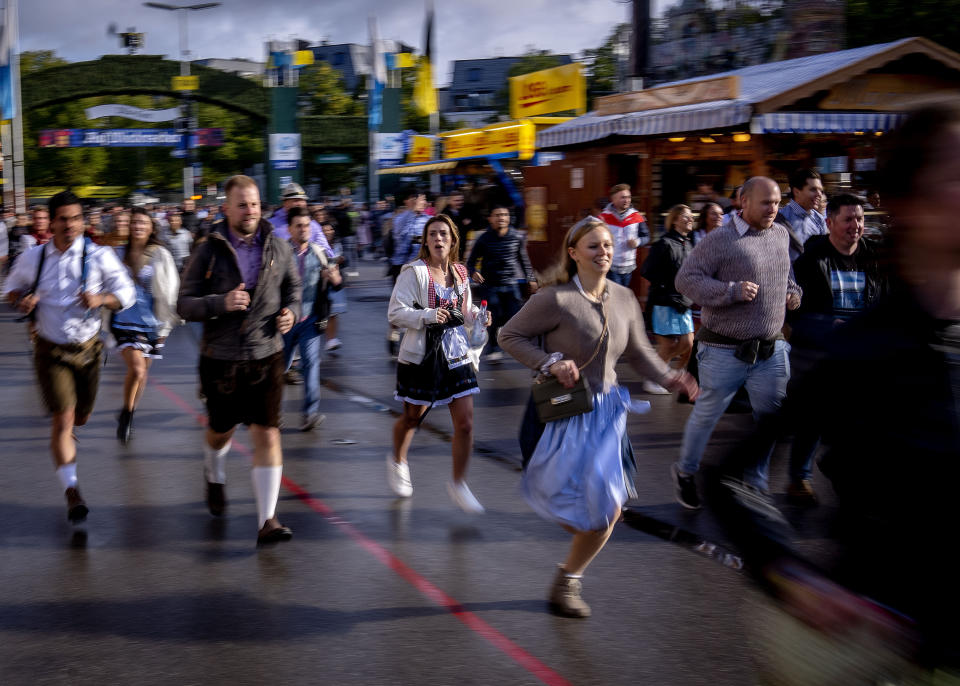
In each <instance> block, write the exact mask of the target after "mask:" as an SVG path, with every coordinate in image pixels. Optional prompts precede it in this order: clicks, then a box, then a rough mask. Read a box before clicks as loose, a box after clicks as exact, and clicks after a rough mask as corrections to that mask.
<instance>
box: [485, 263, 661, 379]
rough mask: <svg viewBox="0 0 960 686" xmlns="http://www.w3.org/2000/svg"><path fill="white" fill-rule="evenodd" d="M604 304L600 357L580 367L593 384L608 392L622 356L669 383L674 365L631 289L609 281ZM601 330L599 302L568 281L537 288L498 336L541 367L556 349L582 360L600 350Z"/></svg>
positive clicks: (517, 355)
mask: <svg viewBox="0 0 960 686" xmlns="http://www.w3.org/2000/svg"><path fill="white" fill-rule="evenodd" d="M604 309H605V311H606V314H607V327H608V331H609V335H608V336H607V337H606V338H605V339H604V341H603V346H602V347H601V348H600V352H599V354H598V355H597V358H596V359H595V360H594V361H593V362H591V363H590V364H589V365H588V366H587V367H586V368H584V369H583V370H582V371H583V375H584V376H585V377H586V378H587V381H588V382H589V383H590V388H591V389H592V390H593V391H594V392H597V391H600V390H601V389H602V390H603V391H604V392H607V391H609V390H610V387H611V386H614V385H615V384H616V383H617V372H616V370H615V367H616V364H617V361H618V360H619V359H620V358H621V357H624V358H626V360H627V361H628V362H629V363H630V365H631V366H632V367H633V368H634V369H636V370H637V371H638V372H639V373H640V374H643V375H644V376H645V377H646V378H648V379H653V380H654V381H656V382H658V383H661V384H667V383H668V379H669V378H670V369H669V367H667V365H666V363H664V362H663V360H661V359H660V357H659V356H658V355H657V352H656V351H655V350H654V349H653V347H652V346H651V345H650V341H649V340H647V335H646V333H644V330H643V313H642V312H641V311H640V305H639V304H638V303H637V298H636V297H635V296H634V295H633V291H631V290H629V289H628V288H624V287H623V286H620V285H618V284H615V283H613V282H608V283H607V284H606V291H605V293H604ZM602 331H603V319H602V317H601V308H600V304H599V303H594V302H591V301H590V300H588V299H587V297H586V296H585V295H583V294H582V293H581V292H580V289H579V288H577V286H576V284H574V283H572V282H570V283H565V284H560V285H557V286H548V287H546V288H544V289H542V290H540V291H538V292H537V294H536V295H534V296H533V297H531V298H530V300H528V301H527V303H526V304H525V305H524V306H523V308H522V309H521V310H520V311H519V312H518V313H517V314H516V315H515V316H514V317H513V318H512V319H511V320H510V321H509V322H507V323H506V324H505V325H504V326H503V328H501V329H500V335H499V336H498V340H499V343H500V347H501V348H503V349H504V350H506V351H507V353H508V354H509V355H511V356H512V357H514V358H515V359H516V360H517V361H519V362H520V363H521V364H524V365H526V366H527V367H530V368H531V369H539V368H540V365H542V364H543V363H544V362H546V360H547V358H548V357H549V356H550V353H552V352H560V353H562V354H563V357H564V359H568V360H573V361H574V362H576V363H577V365H583V364H584V363H585V362H586V361H587V360H588V359H590V356H591V355H592V354H593V351H594V350H596V348H597V341H598V340H599V338H600V334H601V332H602ZM538 336H543V347H542V348H541V347H539V346H538V345H537V337H538Z"/></svg>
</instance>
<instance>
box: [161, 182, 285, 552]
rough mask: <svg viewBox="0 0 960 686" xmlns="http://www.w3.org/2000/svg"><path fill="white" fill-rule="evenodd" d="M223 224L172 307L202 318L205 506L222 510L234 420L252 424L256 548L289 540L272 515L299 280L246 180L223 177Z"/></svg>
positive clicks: (197, 257) (199, 252) (194, 260)
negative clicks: (287, 345) (287, 344)
mask: <svg viewBox="0 0 960 686" xmlns="http://www.w3.org/2000/svg"><path fill="white" fill-rule="evenodd" d="M225 193H226V196H227V199H226V202H225V203H224V214H225V220H224V221H222V222H219V223H217V224H214V225H213V227H211V231H210V235H209V236H208V237H207V240H206V241H203V242H202V243H200V244H199V245H198V246H197V248H196V249H195V250H194V252H193V255H192V256H191V259H190V262H189V263H188V264H187V268H186V271H185V272H184V274H183V278H182V281H181V286H180V299H179V301H178V303H177V310H178V311H179V313H180V316H182V317H183V318H184V319H187V320H189V321H202V322H203V325H204V326H203V340H202V342H201V346H200V365H199V371H200V386H201V389H202V391H203V394H204V396H205V397H206V401H207V416H208V418H209V422H208V428H207V432H206V437H205V442H204V449H203V452H204V465H205V469H204V474H205V477H206V483H207V507H208V508H209V510H210V514H212V515H214V516H220V515H222V514H223V511H224V508H225V507H226V497H225V494H224V484H225V483H226V457H227V453H228V452H229V450H230V439H231V437H232V436H233V432H234V429H235V428H236V426H237V424H241V423H242V424H246V425H247V426H249V427H250V437H251V439H252V441H253V470H252V472H251V478H252V481H253V491H254V495H255V496H256V502H257V514H258V519H257V522H258V527H259V532H258V534H257V545H258V546H260V545H265V544H271V543H276V542H278V541H287V540H289V539H290V538H291V537H292V536H293V532H292V531H290V529H288V528H287V527H285V526H283V525H282V524H280V522H279V521H278V519H277V514H276V507H277V499H278V498H279V495H280V480H281V476H282V473H283V452H282V447H281V444H280V429H279V426H280V404H281V399H282V395H283V334H285V333H287V332H288V331H290V329H291V328H292V327H293V324H294V322H295V321H297V319H298V318H299V316H300V275H299V273H298V271H297V265H296V262H295V261H294V258H293V252H292V250H291V248H290V244H289V243H288V242H287V241H286V240H284V239H282V238H279V237H277V236H276V234H275V233H274V232H273V227H272V226H271V224H270V222H268V221H266V220H265V219H262V218H261V216H260V191H259V189H258V188H257V185H256V182H255V181H254V180H253V179H251V178H250V177H248V176H242V175H238V176H234V177H232V178H230V179H229V180H228V181H227V184H226V187H225Z"/></svg>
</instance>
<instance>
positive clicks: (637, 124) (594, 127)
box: [537, 100, 753, 149]
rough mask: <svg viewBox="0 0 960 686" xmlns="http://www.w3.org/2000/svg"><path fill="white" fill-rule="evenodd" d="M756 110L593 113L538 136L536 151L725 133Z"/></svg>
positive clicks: (717, 104) (702, 107) (729, 105)
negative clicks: (618, 138) (638, 138)
mask: <svg viewBox="0 0 960 686" xmlns="http://www.w3.org/2000/svg"><path fill="white" fill-rule="evenodd" d="M752 113H753V110H752V108H751V106H750V104H749V103H746V102H742V101H740V100H717V101H714V102H706V103H696V104H693V105H680V106H678V107H665V108H663V109H659V110H645V111H643V112H630V113H628V114H611V115H607V116H605V117H601V116H598V115H596V114H595V113H593V112H590V113H588V114H586V115H584V116H582V117H577V118H576V119H572V120H570V121H568V122H565V123H563V124H560V125H558V126H554V127H552V128H549V129H547V130H546V131H541V132H540V133H538V134H537V148H538V149H539V148H551V147H559V146H564V145H576V144H577V143H587V142H589V141H593V140H597V139H600V138H606V137H607V136H617V135H620V136H659V135H664V134H670V133H683V132H688V131H704V130H710V129H722V128H728V127H731V126H736V125H738V124H745V123H747V122H749V121H750V115H751V114H752Z"/></svg>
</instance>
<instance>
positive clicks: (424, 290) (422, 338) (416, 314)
mask: <svg viewBox="0 0 960 686" xmlns="http://www.w3.org/2000/svg"><path fill="white" fill-rule="evenodd" d="M454 273H455V274H456V270H454ZM429 287H430V271H429V270H428V269H427V266H426V265H425V264H424V263H423V261H422V260H417V261H416V262H411V263H410V264H405V265H403V268H402V269H401V270H400V275H399V276H398V277H397V283H396V285H395V286H394V287H393V293H392V294H391V295H390V307H389V309H388V310H387V319H389V320H390V323H391V324H393V325H394V326H396V327H398V328H403V329H405V331H404V333H403V339H402V340H401V341H400V352H399V353H398V354H397V361H398V362H400V363H401V364H420V363H421V362H423V357H424V355H426V353H427V324H436V323H437V310H436V308H434V309H427V303H428V302H430V300H429V293H428V289H429ZM415 304H419V305H420V306H421V307H422V308H423V309H416V308H414V305H415ZM462 309H463V318H464V324H465V325H466V326H472V325H473V322H474V319H475V318H476V315H477V312H478V311H479V309H478V308H476V307H474V306H473V298H472V297H471V296H470V285H469V284H467V288H466V289H464V291H463V308H462ZM469 354H470V362H471V363H472V364H473V368H474V370H476V369H478V368H479V367H480V349H479V348H470V353H469Z"/></svg>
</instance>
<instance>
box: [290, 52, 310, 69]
mask: <svg viewBox="0 0 960 686" xmlns="http://www.w3.org/2000/svg"><path fill="white" fill-rule="evenodd" d="M311 64H313V50H297V51H296V52H295V53H293V66H295V67H308V66H310V65H311Z"/></svg>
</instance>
